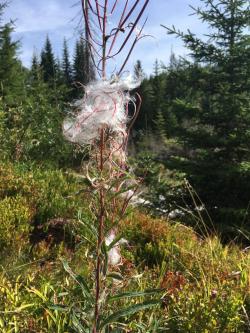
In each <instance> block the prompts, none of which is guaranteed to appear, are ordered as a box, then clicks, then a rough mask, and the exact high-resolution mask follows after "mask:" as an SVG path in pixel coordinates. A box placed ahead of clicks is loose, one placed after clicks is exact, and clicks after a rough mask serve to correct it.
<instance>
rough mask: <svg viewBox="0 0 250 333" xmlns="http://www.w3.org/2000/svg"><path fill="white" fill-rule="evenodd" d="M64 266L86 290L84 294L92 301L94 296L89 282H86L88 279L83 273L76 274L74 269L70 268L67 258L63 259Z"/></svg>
mask: <svg viewBox="0 0 250 333" xmlns="http://www.w3.org/2000/svg"><path fill="white" fill-rule="evenodd" d="M61 261H62V264H63V267H64V269H65V271H66V272H68V273H69V275H70V276H71V277H72V278H73V279H74V280H75V281H76V282H77V283H78V284H79V286H80V287H81V289H82V291H83V292H84V294H85V295H86V296H87V297H88V298H89V299H91V301H93V296H92V295H91V291H90V289H89V287H88V284H87V283H86V281H85V280H84V278H83V277H82V276H81V275H76V274H75V273H74V272H73V271H72V269H71V268H70V266H69V264H68V262H67V261H66V260H65V259H61Z"/></svg>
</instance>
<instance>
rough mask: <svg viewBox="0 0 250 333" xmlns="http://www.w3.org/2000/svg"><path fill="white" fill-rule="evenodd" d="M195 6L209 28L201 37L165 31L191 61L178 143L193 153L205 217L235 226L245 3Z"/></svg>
mask: <svg viewBox="0 0 250 333" xmlns="http://www.w3.org/2000/svg"><path fill="white" fill-rule="evenodd" d="M201 2H202V3H203V4H204V5H205V6H204V8H197V9H195V8H193V10H194V12H195V13H196V15H198V17H199V18H200V19H201V20H202V21H203V22H205V23H207V24H208V26H209V29H210V30H209V33H208V36H207V37H206V38H199V37H197V36H196V35H195V34H193V33H191V32H190V31H188V32H187V33H183V32H181V31H179V30H176V29H175V28H174V27H173V28H167V29H168V33H170V34H174V35H176V36H177V37H179V38H181V39H182V40H183V42H184V44H185V46H186V47H187V48H188V49H189V50H190V55H191V57H192V58H193V60H194V63H193V65H192V71H190V78H191V79H192V77H191V75H194V76H193V82H194V87H193V88H192V92H191V94H190V96H189V100H188V101H187V100H186V101H185V100H179V103H177V109H183V110H184V109H185V110H186V116H185V112H183V113H182V115H183V119H182V121H181V123H180V126H182V133H181V134H180V138H181V139H182V141H183V143H184V145H185V146H186V147H188V148H189V149H190V150H192V152H193V153H192V159H191V160H189V170H188V173H189V179H190V181H191V182H192V185H193V186H194V187H195V189H196V190H197V191H198V193H199V194H200V196H201V198H202V199H204V201H205V203H206V205H207V208H208V209H209V212H210V214H211V216H212V217H213V218H214V220H215V221H217V222H223V223H227V224H229V223H230V221H231V223H237V221H238V223H240V221H243V217H244V216H246V215H245V214H246V209H247V205H248V201H249V196H250V186H249V181H250V174H249V171H247V170H249V169H250V168H249V167H247V165H249V164H248V162H247V161H249V157H250V132H249V127H250V112H249V111H250V102H249V101H250V94H249V70H250V51H249V50H250V48H249V46H250V36H249V35H247V33H246V28H247V27H248V26H249V18H250V10H249V2H246V1H245V0H227V1H224V0H201ZM191 81H192V80H191ZM195 82H196V86H195ZM197 82H198V83H199V86H198V90H199V92H198V94H197ZM191 87H192V86H191ZM186 119H189V123H188V125H187V122H186ZM186 165H187V164H186ZM216 207H218V208H216Z"/></svg>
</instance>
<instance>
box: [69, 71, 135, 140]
mask: <svg viewBox="0 0 250 333" xmlns="http://www.w3.org/2000/svg"><path fill="white" fill-rule="evenodd" d="M139 85H140V81H135V80H133V78H132V76H128V77H127V78H126V79H121V78H117V77H115V78H114V79H111V80H102V81H96V82H93V83H91V84H89V85H87V86H86V88H85V96H84V98H83V99H81V100H79V101H77V103H76V104H75V106H76V107H77V110H78V112H77V114H76V116H74V117H72V118H68V119H66V120H65V121H64V123H63V133H64V136H65V137H66V139H67V140H69V141H71V142H74V143H78V144H81V145H83V144H92V143H93V142H94V141H95V140H96V139H98V138H99V135H100V130H101V129H102V128H104V127H107V128H108V129H109V130H111V131H112V132H116V133H122V134H124V135H125V134H126V124H127V122H128V120H129V118H128V112H127V111H128V110H127V105H128V103H129V101H130V100H132V98H131V97H130V95H129V91H130V90H133V89H135V88H136V87H138V86H139Z"/></svg>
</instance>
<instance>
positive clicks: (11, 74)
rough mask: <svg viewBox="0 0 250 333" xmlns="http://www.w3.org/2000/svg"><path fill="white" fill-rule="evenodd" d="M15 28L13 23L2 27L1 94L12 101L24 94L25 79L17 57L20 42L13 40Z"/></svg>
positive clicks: (8, 100)
mask: <svg viewBox="0 0 250 333" xmlns="http://www.w3.org/2000/svg"><path fill="white" fill-rule="evenodd" d="M3 8H4V7H3V6H2V9H3ZM13 30H14V29H13V26H12V24H11V23H7V24H5V25H3V26H2V27H1V28H0V95H1V96H2V97H3V98H4V99H5V101H6V102H10V103H14V102H16V101H17V97H21V96H22V91H23V80H24V71H23V68H22V64H21V62H20V60H19V59H18V57H17V52H18V48H19V42H16V41H13V40H12V36H11V34H12V32H13Z"/></svg>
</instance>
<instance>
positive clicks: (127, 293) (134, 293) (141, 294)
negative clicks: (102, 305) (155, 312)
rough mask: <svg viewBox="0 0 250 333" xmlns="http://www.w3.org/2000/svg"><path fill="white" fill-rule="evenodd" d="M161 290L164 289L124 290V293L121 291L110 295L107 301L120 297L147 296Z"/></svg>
mask: <svg viewBox="0 0 250 333" xmlns="http://www.w3.org/2000/svg"><path fill="white" fill-rule="evenodd" d="M163 291H164V289H150V290H144V291H134V292H126V293H121V294H117V295H114V296H110V297H109V298H108V301H116V300H118V299H122V298H131V297H143V296H149V295H154V294H156V293H160V292H163Z"/></svg>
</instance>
